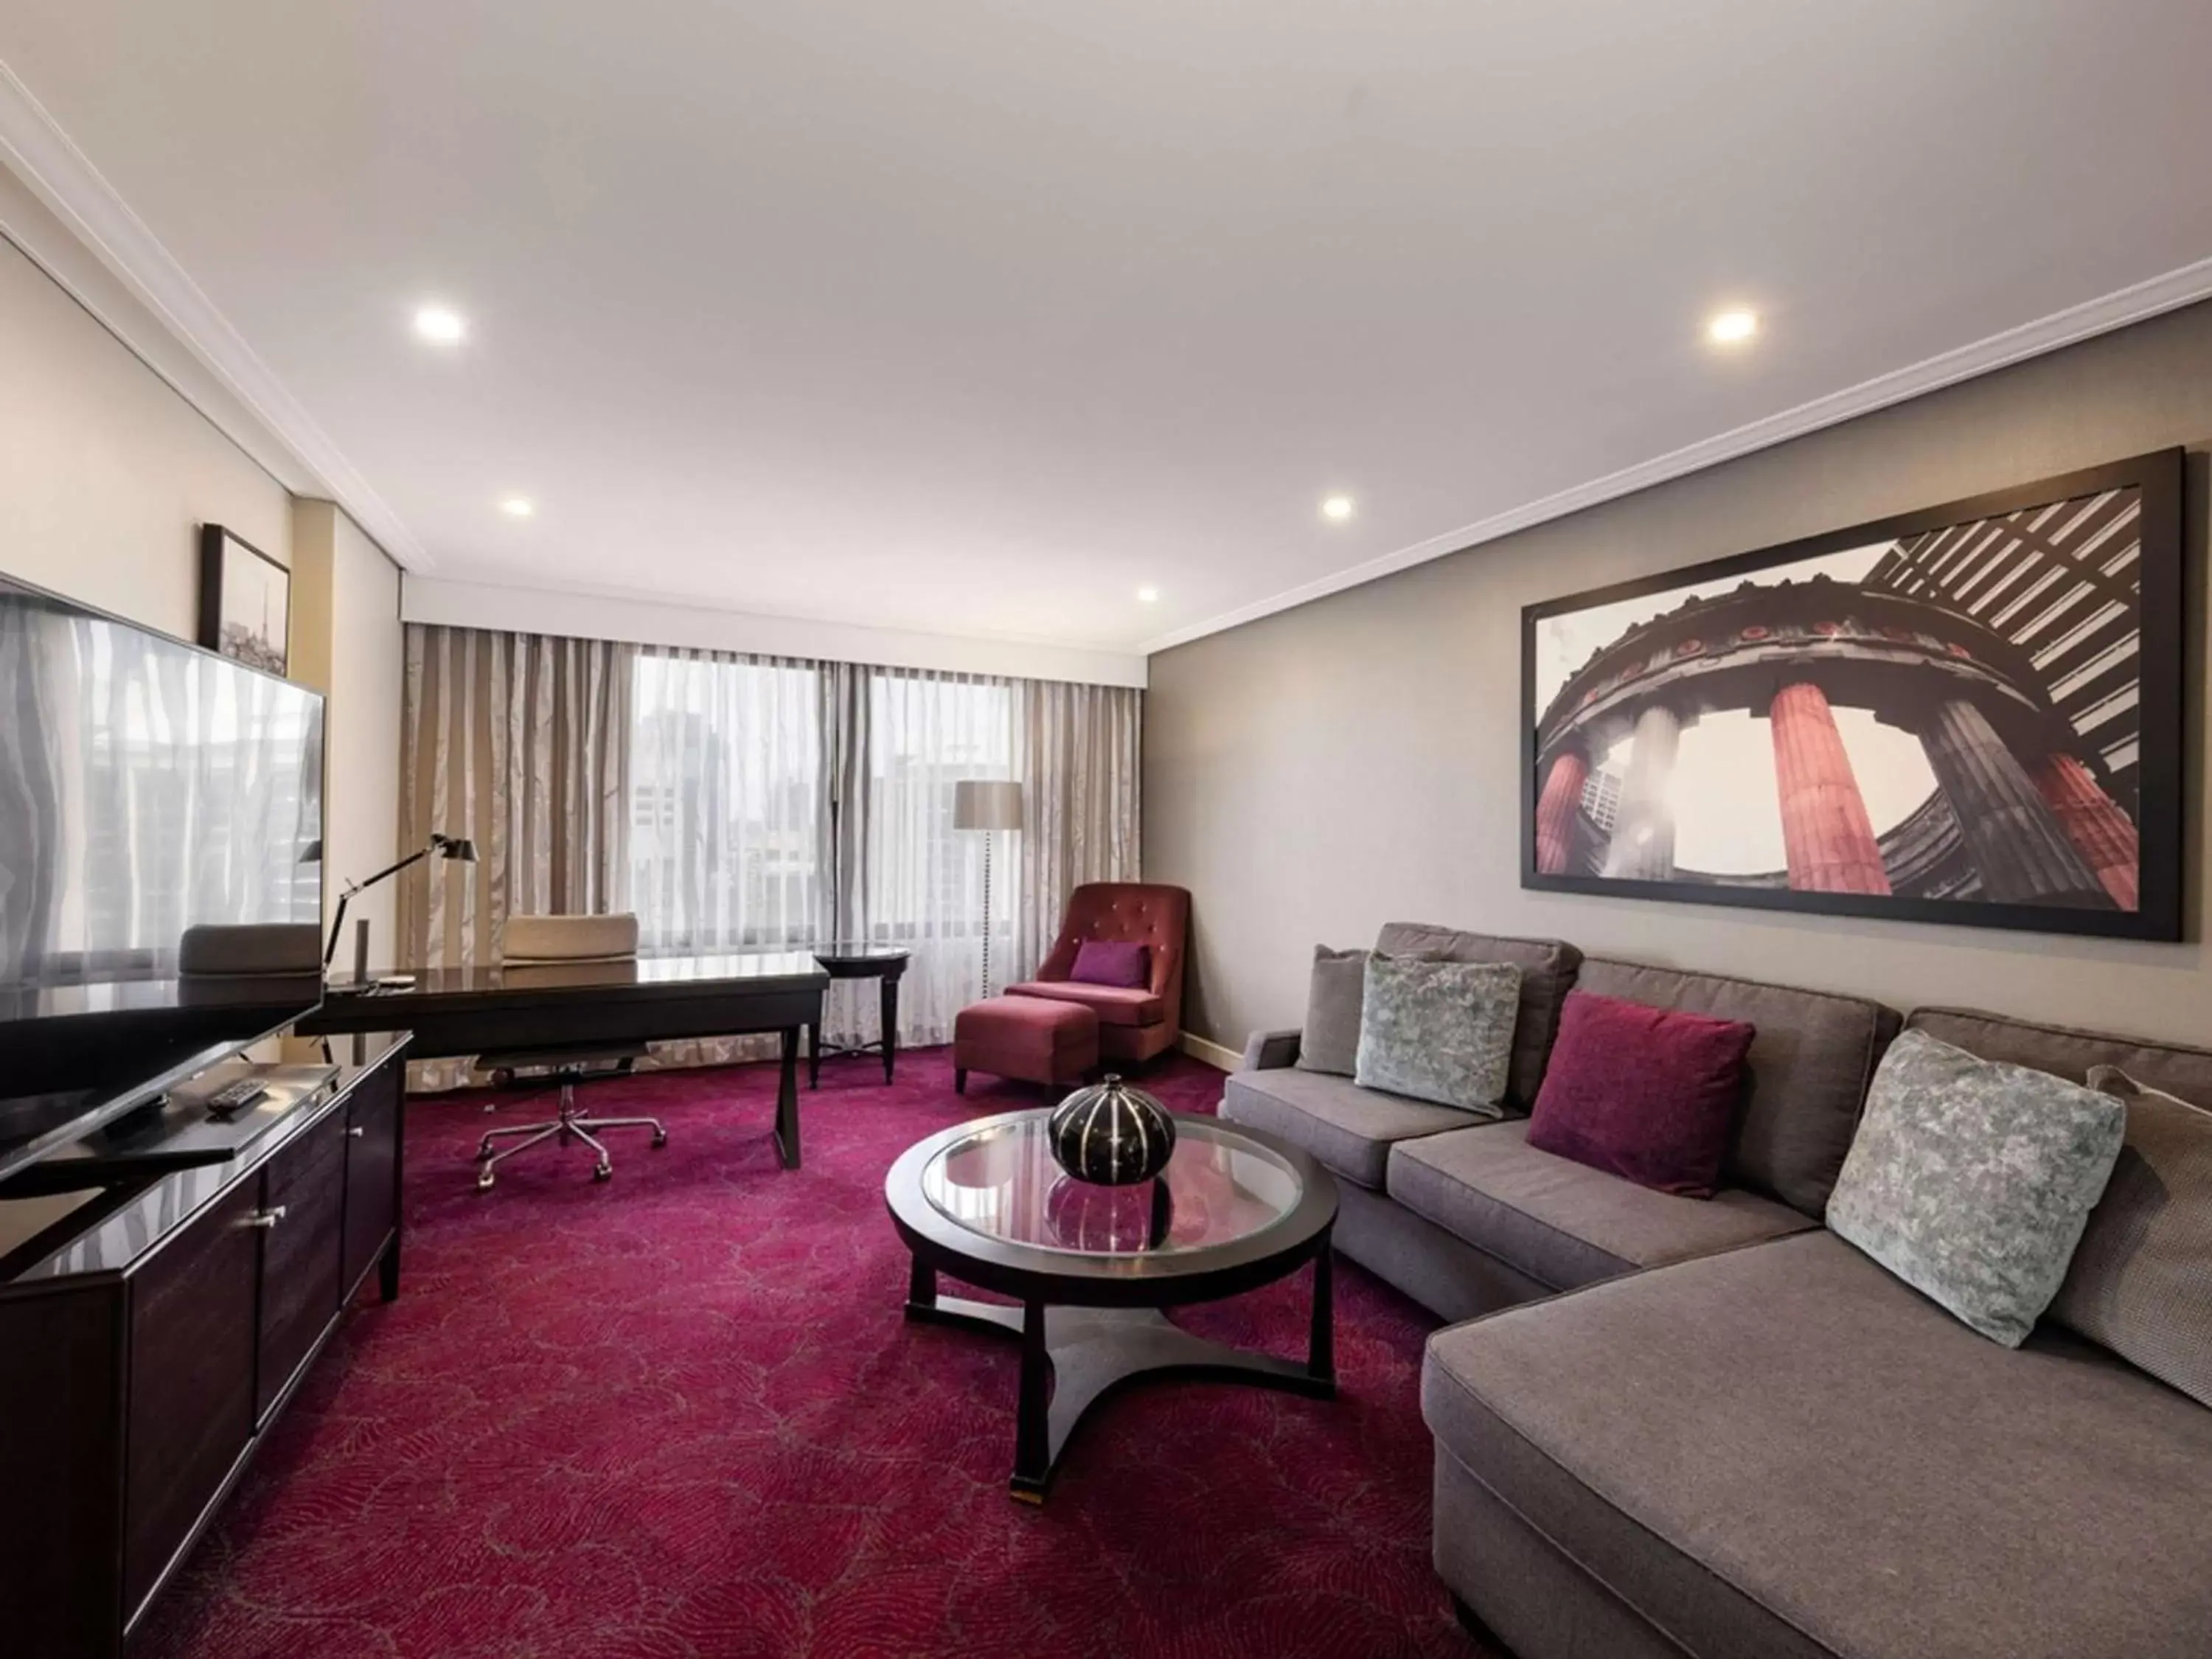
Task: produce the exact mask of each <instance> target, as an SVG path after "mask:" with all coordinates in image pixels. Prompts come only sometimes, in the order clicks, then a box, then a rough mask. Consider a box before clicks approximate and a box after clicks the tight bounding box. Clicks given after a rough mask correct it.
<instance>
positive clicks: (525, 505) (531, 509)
mask: <svg viewBox="0 0 2212 1659" xmlns="http://www.w3.org/2000/svg"><path fill="white" fill-rule="evenodd" d="M499 510H500V511H501V512H502V513H506V514H507V517H508V518H510V519H527V518H531V517H533V516H534V515H535V514H536V513H537V511H538V503H537V502H535V501H532V500H531V499H530V497H529V496H527V495H509V496H508V497H507V499H506V500H505V501H501V503H500V504H499Z"/></svg>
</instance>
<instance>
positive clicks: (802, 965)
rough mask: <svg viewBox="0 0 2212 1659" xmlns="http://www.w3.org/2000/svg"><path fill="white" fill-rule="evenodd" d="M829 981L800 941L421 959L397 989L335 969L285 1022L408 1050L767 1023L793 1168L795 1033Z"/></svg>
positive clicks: (711, 1030)
mask: <svg viewBox="0 0 2212 1659" xmlns="http://www.w3.org/2000/svg"><path fill="white" fill-rule="evenodd" d="M828 984H829V975H828V974H827V973H826V972H824V971H823V968H822V965H821V964H820V963H817V962H816V961H815V959H814V958H813V957H812V956H811V955H810V954H809V953H807V952H806V951H779V952H763V953H759V954H755V955H734V954H733V955H726V956H703V957H647V958H645V959H643V960H641V961H635V962H563V963H548V964H545V965H542V966H540V965H532V966H528V967H522V966H517V967H513V968H428V969H422V971H420V972H418V973H417V974H416V975H415V983H414V984H413V985H412V986H411V987H408V988H406V989H404V990H385V989H380V988H378V987H375V986H374V985H370V986H367V987H364V986H362V985H358V984H355V983H352V982H350V981H334V982H332V983H331V985H330V986H329V987H327V988H326V989H325V992H324V995H323V1006H321V1007H320V1008H319V1009H318V1010H317V1011H316V1012H314V1013H313V1014H311V1015H309V1016H308V1017H307V1018H306V1019H303V1020H301V1022H300V1023H299V1024H298V1025H297V1026H296V1027H295V1028H294V1029H295V1030H297V1031H299V1032H300V1034H301V1036H339V1035H341V1034H346V1033H351V1032H357V1031H391V1030H404V1031H411V1032H413V1033H414V1038H415V1040H414V1043H413V1046H412V1047H411V1048H410V1049H409V1054H410V1057H411V1058H413V1059H416V1060H435V1059H441V1058H451V1057H453V1056H457V1055H463V1054H489V1053H493V1052H495V1051H499V1050H503V1049H517V1048H528V1049H558V1048H582V1047H587V1046H589V1045H590V1044H592V1043H605V1042H611V1043H618V1044H619V1043H631V1042H674V1041H677V1040H678V1039H681V1038H684V1037H710V1036H748V1035H750V1034H752V1033H755V1032H769V1031H773V1032H775V1033H776V1034H777V1035H778V1036H781V1038H782V1039H783V1053H782V1073H781V1077H780V1079H778V1082H777V1085H776V1097H775V1145H776V1152H777V1154H778V1155H779V1156H780V1157H781V1158H782V1160H783V1165H784V1167H785V1168H786V1169H787V1170H795V1169H797V1168H798V1167H799V1032H800V1031H801V1030H804V1029H805V1028H806V1027H809V1026H812V1025H817V1024H820V1022H821V1018H822V993H823V988H824V987H827V986H828Z"/></svg>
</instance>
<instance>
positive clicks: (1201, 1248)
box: [884, 1111, 1336, 1504]
mask: <svg viewBox="0 0 2212 1659" xmlns="http://www.w3.org/2000/svg"><path fill="white" fill-rule="evenodd" d="M1050 1115H1051V1114H1050V1113H1049V1112H1047V1111H1027V1112H1009V1113H1007V1114H1006V1115H1004V1116H1002V1117H991V1118H984V1119H982V1120H981V1121H977V1122H974V1123H966V1124H962V1125H961V1126H959V1127H957V1128H952V1129H947V1130H945V1132H944V1133H941V1134H935V1135H932V1136H931V1137H930V1138H929V1139H927V1140H924V1141H922V1142H921V1143H920V1144H918V1145H916V1146H911V1147H909V1148H908V1150H907V1151H906V1152H905V1153H904V1154H903V1155H902V1156H901V1157H900V1158H899V1160H898V1162H897V1163H896V1164H893V1165H892V1166H891V1171H890V1175H889V1176H887V1177H886V1178H885V1180H884V1197H885V1199H886V1200H887V1201H888V1202H889V1204H890V1212H891V1220H892V1222H893V1223H894V1224H895V1225H896V1226H897V1228H898V1232H899V1237H901V1238H902V1239H903V1240H904V1241H905V1242H906V1245H907V1248H908V1249H909V1250H911V1251H913V1253H914V1277H913V1279H912V1282H911V1285H910V1286H909V1288H908V1293H907V1304H906V1315H907V1317H908V1318H909V1319H916V1320H927V1321H930V1322H934V1323H938V1324H945V1325H960V1326H965V1327H969V1328H975V1329H978V1330H987V1331H990V1332H993V1333H994V1334H1000V1335H1004V1334H1008V1333H1012V1334H1014V1335H1017V1336H1018V1337H1020V1338H1021V1340H1022V1375H1021V1390H1020V1394H1019V1396H1018V1403H1017V1406H1016V1410H1015V1421H1014V1473H1013V1481H1012V1490H1013V1495H1014V1496H1015V1497H1016V1498H1022V1499H1024V1500H1025V1501H1027V1502H1030V1503H1033V1504H1041V1503H1042V1502H1043V1501H1044V1495H1045V1492H1046V1491H1047V1489H1048V1487H1049V1486H1051V1484H1052V1478H1053V1474H1054V1471H1055V1470H1056V1469H1057V1468H1059V1465H1060V1455H1061V1454H1062V1453H1063V1452H1064V1451H1065V1450H1066V1447H1067V1443H1068V1439H1069V1437H1071V1436H1072V1435H1073V1433H1074V1432H1075V1429H1076V1425H1078V1424H1079V1423H1080V1422H1081V1421H1082V1420H1083V1416H1084V1413H1085V1412H1087V1411H1089V1410H1090V1409H1091V1407H1092V1406H1093V1405H1094V1404H1096V1403H1097V1401H1099V1400H1100V1399H1101V1398H1103V1396H1104V1395H1107V1394H1108V1393H1109V1392H1110V1391H1111V1390H1113V1389H1118V1388H1119V1387H1121V1385H1122V1384H1123V1383H1130V1382H1133V1381H1136V1380H1137V1379H1139V1378H1140V1377H1152V1376H1184V1377H1204V1378H1212V1379H1216V1380H1218V1381H1223V1382H1232V1383H1256V1384H1258V1385H1260V1386H1261V1387H1263V1388H1271V1389H1289V1390H1291V1392H1293V1393H1297V1394H1304V1395H1316V1396H1317V1397H1320V1398H1323V1399H1327V1398H1330V1397H1333V1396H1334V1394H1335V1393H1336V1362H1335V1355H1334V1347H1333V1342H1332V1332H1331V1313H1330V1306H1329V1230H1330V1228H1331V1227H1332V1226H1334V1225H1335V1221H1336V1182H1335V1181H1334V1179H1333V1178H1332V1177H1331V1176H1330V1175H1329V1173H1328V1170H1324V1169H1322V1167H1321V1165H1320V1164H1316V1163H1315V1162H1314V1160H1313V1159H1312V1158H1309V1157H1308V1156H1307V1155H1306V1154H1305V1153H1304V1152H1300V1151H1299V1150H1298V1149H1297V1147H1295V1146H1291V1145H1290V1144H1289V1143H1288V1142H1286V1141H1283V1140H1279V1139H1276V1138H1275V1137H1274V1136H1273V1135H1269V1134H1263V1133H1261V1132H1260V1131H1258V1130H1256V1129H1247V1128H1243V1127H1239V1126H1237V1125H1235V1124H1230V1123H1224V1122H1221V1121H1219V1120H1218V1119H1216V1118H1211V1117H1195V1116H1190V1115H1185V1114H1183V1113H1180V1112H1178V1113H1176V1114H1175V1125H1176V1147H1175V1156H1174V1158H1173V1159H1172V1160H1171V1161H1170V1163H1169V1165H1168V1168H1167V1170H1166V1172H1165V1173H1164V1174H1163V1175H1162V1176H1160V1177H1159V1179H1158V1180H1157V1181H1148V1182H1143V1183H1141V1184H1139V1185H1137V1186H1133V1187H1096V1186H1092V1185H1091V1184H1090V1183H1089V1182H1081V1181H1077V1180H1075V1179H1074V1178H1073V1177H1072V1176H1067V1175H1066V1174H1063V1173H1062V1172H1061V1170H1060V1166H1059V1165H1058V1164H1055V1163H1054V1161H1053V1157H1052V1149H1051V1146H1049V1145H1048V1141H1047V1139H1046V1132H1045V1126H1046V1122H1047V1121H1048V1118H1049V1117H1050ZM1309 1261H1310V1262H1311V1263H1313V1267H1314V1280H1313V1329H1312V1335H1311V1338H1310V1345H1309V1347H1308V1351H1307V1356H1306V1358H1305V1361H1304V1364H1300V1363H1298V1362H1297V1361H1296V1360H1290V1359H1279V1358H1276V1357H1275V1356H1273V1355H1272V1354H1262V1353H1248V1352H1244V1351H1243V1350H1242V1349H1239V1348H1232V1347H1230V1346H1227V1345H1225V1344H1224V1343H1219V1342H1212V1341H1208V1340H1206V1339H1205V1338H1203V1337H1198V1336H1194V1335H1192V1334H1190V1333H1188V1332H1187V1331H1184V1330H1182V1329H1179V1328H1177V1327H1176V1326H1175V1325H1173V1324H1171V1323H1170V1322H1169V1321H1168V1318H1167V1315H1166V1312H1165V1310H1167V1309H1169V1308H1173V1307H1179V1306H1182V1305H1183V1304H1188V1303H1193V1302H1212V1301H1216V1300H1218V1299H1219V1298H1220V1297H1226V1296H1234V1295H1237V1293H1238V1292H1240V1291H1249V1290H1251V1289H1254V1288H1255V1287H1256V1286H1258V1285H1266V1284H1270V1283H1272V1282H1273V1281H1274V1280H1275V1279H1281V1278H1284V1277H1285V1276H1287V1275H1288V1274H1290V1273H1294V1272H1296V1271H1297V1269H1298V1268H1300V1267H1304V1265H1305V1264H1306V1263H1307V1262H1309ZM939 1273H947V1274H950V1275H951V1277H953V1278H955V1279H959V1280H961V1281H962V1282H963V1283H965V1284H969V1285H977V1286H980V1287H981V1288H982V1289H984V1290H987V1291H998V1292H1000V1294H1002V1295H1005V1296H1010V1297H1013V1298H1014V1299H1015V1300H1016V1301H1018V1303H1020V1304H1021V1305H1020V1306H1019V1307H1017V1308H1007V1307H1001V1306H998V1305H996V1304H991V1303H985V1302H971V1301H967V1300H964V1299H962V1298H959V1297H940V1296H939V1294H938V1293H937V1276H938V1274H939Z"/></svg>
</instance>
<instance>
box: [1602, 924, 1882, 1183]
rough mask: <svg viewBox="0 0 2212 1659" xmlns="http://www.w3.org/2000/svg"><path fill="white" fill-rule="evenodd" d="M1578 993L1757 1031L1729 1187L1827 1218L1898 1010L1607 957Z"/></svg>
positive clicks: (1854, 999)
mask: <svg viewBox="0 0 2212 1659" xmlns="http://www.w3.org/2000/svg"><path fill="white" fill-rule="evenodd" d="M1576 984H1577V987H1578V988H1580V989H1582V990H1584V991H1594V992H1595V993H1596V994H1599V995H1600V996H1608V997H1625V998H1626V999H1627V1000H1629V1001H1631V1002H1642V1003H1648V1004H1650V1006H1652V1007H1655V1008H1679V1009H1681V1010H1683V1011H1685V1012H1689V1013H1692V1014H1711V1015H1713V1016H1715V1017H1717V1018H1721V1019H1741V1020H1745V1021H1747V1022H1749V1023H1750V1024H1751V1025H1753V1027H1754V1028H1755V1029H1756V1031H1757V1035H1756V1036H1753V1038H1752V1040H1751V1054H1750V1057H1749V1058H1748V1060H1747V1061H1746V1062H1745V1063H1746V1067H1747V1070H1748V1072H1749V1073H1750V1083H1749V1085H1748V1086H1747V1088H1746V1090H1745V1091H1744V1106H1743V1122H1742V1127H1741V1128H1740V1129H1739V1130H1738V1131H1737V1133H1736V1141H1735V1151H1734V1152H1732V1153H1731V1154H1730V1155H1729V1164H1728V1179H1729V1182H1730V1184H1732V1185H1735V1186H1740V1187H1748V1188H1751V1189H1752V1191H1753V1192H1757V1193H1764V1194H1766V1195H1767V1196H1768V1197H1769V1198H1778V1199H1780V1200H1782V1201H1783V1202H1784V1204H1787V1205H1790V1206H1792V1207H1793V1208H1795V1209H1799V1210H1802V1211H1803V1212H1805V1213H1806V1214H1807V1215H1809V1216H1812V1217H1814V1218H1815V1219H1817V1218H1819V1217H1820V1213H1821V1212H1822V1211H1824V1210H1825V1209H1826V1207H1827V1203H1828V1193H1829V1191H1830V1189H1831V1188H1833V1187H1834V1186H1835V1184H1836V1176H1837V1175H1838V1173H1839V1172H1840V1171H1841V1170H1842V1169H1843V1167H1844V1153H1846V1152H1849V1151H1850V1145H1851V1133H1852V1131H1853V1130H1854V1129H1855V1128H1856V1127H1857V1124H1858V1119H1859V1107H1860V1105H1861V1104H1862V1103H1863V1102H1864V1100H1865V1099H1866V1091H1867V1085H1869V1084H1870V1083H1871V1082H1872V1081H1873V1080H1874V1072H1875V1066H1877V1065H1878V1064H1879V1063H1880V1062H1881V1056H1882V1051H1883V1050H1884V1049H1886V1048H1888V1046H1889V1043H1890V1040H1891V1039H1892V1038H1893V1037H1894V1036H1896V1035H1897V1030H1898V1026H1899V1023H1900V1022H1899V1016H1898V1015H1897V1013H1896V1012H1895V1011H1894V1010H1893V1009H1889V1008H1885V1007H1883V1006H1881V1004H1880V1003H1878V1002H1869V1001H1867V1000H1865V999H1864V998H1862V997H1845V996H1833V995H1831V994H1828V993H1827V992H1825V991H1800V990H1796V989H1793V988H1792V987H1789V986H1786V985H1769V984H1766V983H1765V982H1764V981H1759V980H1751V979H1731V978H1729V977H1728V976H1727V975H1721V974H1686V973H1682V972H1680V971H1678V970H1676V969H1672V968H1655V967H1651V966H1649V965H1648V964H1645V963H1634V962H1613V961H1610V960H1607V959H1606V958H1604V957H1590V958H1589V959H1588V960H1587V961H1585V962H1584V963H1583V966H1582V972H1581V974H1580V975H1578V976H1577V980H1576Z"/></svg>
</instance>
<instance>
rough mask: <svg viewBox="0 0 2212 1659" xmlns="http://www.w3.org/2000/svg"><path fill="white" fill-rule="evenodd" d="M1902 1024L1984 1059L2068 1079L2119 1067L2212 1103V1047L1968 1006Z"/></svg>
mask: <svg viewBox="0 0 2212 1659" xmlns="http://www.w3.org/2000/svg"><path fill="white" fill-rule="evenodd" d="M1905 1024H1906V1025H1908V1026H1909V1027H1911V1029H1912V1030H1916V1031H1925V1032H1927V1033H1928V1035H1929V1036H1932V1037H1935V1038H1936V1039H1937V1040H1938V1041H1939V1042H1948V1043H1949V1044H1950V1045H1951V1046H1952V1047H1953V1048H1964V1049H1965V1050H1966V1052H1967V1053H1968V1054H1979V1055H1980V1056H1981V1057H1982V1058H1983V1059H1984V1060H2005V1061H2008V1062H2009V1063H2010V1064H2012V1065H2015V1066H2033V1067H2035V1069H2036V1070H2037V1071H2039V1072H2051V1073H2057V1075H2058V1076H2060V1077H2063V1078H2065V1079H2068V1080H2069V1082H2073V1083H2083V1082H2087V1080H2088V1076H2089V1072H2090V1068H2091V1067H2093V1066H2118V1067H2119V1069H2120V1070H2121V1071H2123V1072H2125V1073H2127V1074H2128V1075H2129V1076H2130V1077H2131V1078H2133V1079H2135V1080H2136V1082H2137V1083H2139V1084H2141V1085H2142V1086H2143V1087H2144V1088H2146V1089H2160V1090H2163V1091H2165V1092H2166V1093H2167V1094H2170V1095H2179V1096H2180V1097H2181V1098H2182V1099H2184V1100H2188V1101H2197V1102H2206V1103H2212V1049H2206V1048H2183V1047H2181V1046H2179V1045H2178V1044H2174V1043H2165V1042H2136V1041H2134V1040H2133V1039H2131V1038H2128V1037H2116V1036H2100V1035H2099V1034H2098V1033H2097V1032H2094V1031H2076V1030H2071V1029H2070V1028H2069V1027H2067V1026H2063V1025H2038V1024H2033V1023H2031V1022H2029V1021H2027V1020H2021V1019H2007V1018H2004V1017H2003V1016H2002V1015H2001V1014H1984V1013H1978V1012H1975V1011H1974V1010H1972V1009H1971V1008H1916V1009H1914V1010H1913V1011H1912V1017H1911V1018H1910V1019H1908V1020H1906V1021H1905Z"/></svg>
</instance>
